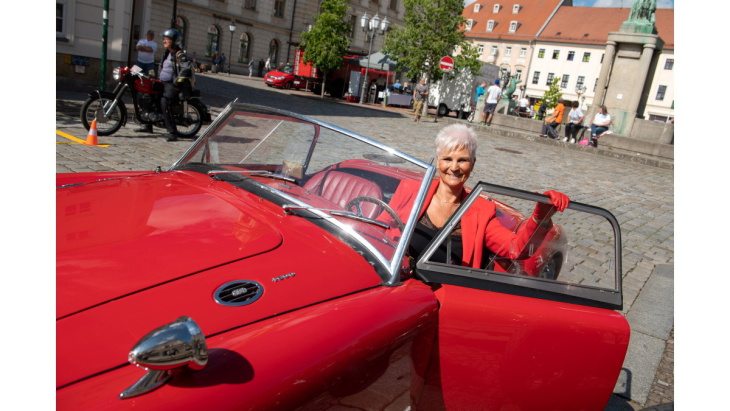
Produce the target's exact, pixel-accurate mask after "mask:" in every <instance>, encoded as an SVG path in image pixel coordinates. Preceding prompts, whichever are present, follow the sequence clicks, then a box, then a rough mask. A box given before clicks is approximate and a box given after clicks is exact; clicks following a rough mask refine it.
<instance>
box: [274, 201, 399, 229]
mask: <svg viewBox="0 0 730 411" xmlns="http://www.w3.org/2000/svg"><path fill="white" fill-rule="evenodd" d="M282 208H283V209H284V212H285V213H287V214H295V215H298V216H300V217H302V215H300V214H297V213H294V212H293V210H319V211H324V212H326V213H330V214H331V215H334V216H338V217H344V218H349V219H351V220H355V221H361V222H363V223H368V224H372V225H376V226H378V227H381V228H383V229H386V230H387V229H388V228H390V226H389V225H388V224H386V223H384V222H382V221H378V220H375V219H372V218H368V217H363V216H361V215H359V214H356V213H353V212H352V211H342V210H328V209H325V208H316V207H307V206H298V205H293V204H285V205H283V206H282Z"/></svg>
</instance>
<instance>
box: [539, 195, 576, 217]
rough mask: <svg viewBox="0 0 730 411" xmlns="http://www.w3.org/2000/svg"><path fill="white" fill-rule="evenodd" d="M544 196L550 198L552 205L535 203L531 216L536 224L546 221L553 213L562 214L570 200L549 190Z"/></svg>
mask: <svg viewBox="0 0 730 411" xmlns="http://www.w3.org/2000/svg"><path fill="white" fill-rule="evenodd" d="M544 194H545V195H546V196H550V202H551V203H552V204H545V203H537V205H536V206H535V212H533V213H532V216H533V217H535V220H537V222H542V221H546V220H547V219H549V218H550V217H552V216H553V214H555V211H561V212H562V211H563V210H565V209H566V208H568V204H570V198H569V197H568V196H566V195H565V194H563V193H560V192H558V191H554V190H549V191H546V192H545V193H544Z"/></svg>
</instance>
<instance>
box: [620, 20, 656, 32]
mask: <svg viewBox="0 0 730 411" xmlns="http://www.w3.org/2000/svg"><path fill="white" fill-rule="evenodd" d="M619 31H620V32H622V33H638V34H657V30H656V26H654V23H651V22H648V21H647V22H645V23H642V22H623V23H622V24H621V28H620V29H619Z"/></svg>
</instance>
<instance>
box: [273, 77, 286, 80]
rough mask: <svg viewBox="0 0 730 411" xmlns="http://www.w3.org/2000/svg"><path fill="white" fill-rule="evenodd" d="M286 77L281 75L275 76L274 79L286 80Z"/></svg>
mask: <svg viewBox="0 0 730 411" xmlns="http://www.w3.org/2000/svg"><path fill="white" fill-rule="evenodd" d="M285 78H286V77H284V76H281V77H274V80H284V79H285Z"/></svg>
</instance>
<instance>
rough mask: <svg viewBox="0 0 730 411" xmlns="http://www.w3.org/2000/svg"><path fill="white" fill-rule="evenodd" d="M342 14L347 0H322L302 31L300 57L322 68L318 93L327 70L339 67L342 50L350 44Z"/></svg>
mask: <svg viewBox="0 0 730 411" xmlns="http://www.w3.org/2000/svg"><path fill="white" fill-rule="evenodd" d="M346 15H347V0H324V1H322V4H321V5H320V7H319V14H318V15H317V16H315V17H314V25H313V26H312V30H310V31H308V32H304V33H302V40H303V41H302V49H304V61H305V62H307V63H311V64H312V65H313V66H314V67H316V68H317V70H319V71H321V72H322V94H321V95H322V96H324V90H325V83H326V81H327V74H328V73H329V72H331V71H333V70H339V69H340V68H341V67H342V64H343V63H344V59H345V52H346V51H347V49H348V47H349V46H350V40H348V38H347V34H348V33H349V31H350V28H349V25H348V23H347V21H346V20H345V17H346Z"/></svg>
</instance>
